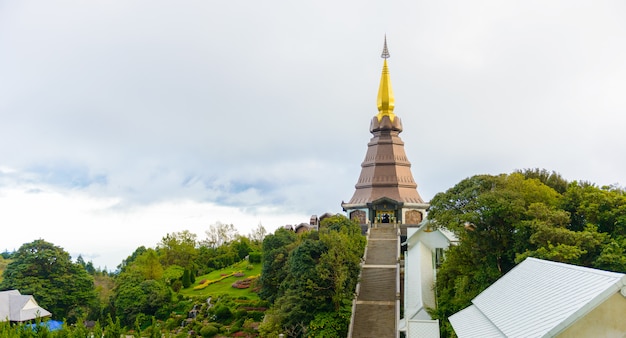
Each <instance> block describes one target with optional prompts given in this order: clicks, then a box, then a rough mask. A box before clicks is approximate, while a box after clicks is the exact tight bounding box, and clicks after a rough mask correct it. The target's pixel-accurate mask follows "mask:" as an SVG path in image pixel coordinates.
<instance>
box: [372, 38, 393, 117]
mask: <svg viewBox="0 0 626 338" xmlns="http://www.w3.org/2000/svg"><path fill="white" fill-rule="evenodd" d="M381 57H382V58H383V59H385V62H384V63H383V73H382V75H381V76H380V86H379V87H378V100H377V103H378V115H377V116H376V117H377V118H378V121H380V120H381V119H382V118H383V116H385V115H386V116H389V119H390V120H391V122H393V120H394V119H395V117H396V115H395V114H394V113H393V108H394V107H395V100H394V98H393V90H392V89H391V78H390V77H389V68H387V59H388V58H389V50H388V49H387V35H385V45H384V47H383V53H382V54H381Z"/></svg>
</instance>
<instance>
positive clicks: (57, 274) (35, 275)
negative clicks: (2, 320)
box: [0, 239, 97, 322]
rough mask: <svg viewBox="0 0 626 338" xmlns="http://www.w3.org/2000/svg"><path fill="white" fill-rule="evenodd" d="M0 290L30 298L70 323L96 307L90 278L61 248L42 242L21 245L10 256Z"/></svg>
mask: <svg viewBox="0 0 626 338" xmlns="http://www.w3.org/2000/svg"><path fill="white" fill-rule="evenodd" d="M0 289H2V290H8V289H17V290H19V291H20V292H21V293H23V294H31V295H33V296H34V297H35V299H36V300H37V302H38V303H39V305H40V306H41V307H43V308H45V309H46V310H48V311H50V312H51V313H52V314H53V315H54V316H55V317H56V318H67V319H68V320H70V321H72V322H73V321H76V320H77V319H78V318H82V317H83V316H86V315H87V314H88V313H89V312H90V311H91V310H92V309H94V308H96V307H97V296H96V292H95V289H94V281H93V277H92V276H90V275H89V274H88V273H87V271H86V270H85V268H84V267H83V266H82V265H80V264H78V263H73V262H72V260H71V257H70V255H69V254H68V253H67V252H65V251H64V250H63V249H62V248H60V247H58V246H55V245H54V244H52V243H49V242H46V241H44V240H42V239H38V240H35V241H33V242H31V243H26V244H24V245H22V246H21V247H20V248H19V249H18V250H17V252H15V254H13V256H12V261H11V262H10V263H9V264H8V265H7V267H6V270H5V271H4V278H3V280H2V283H1V284H0Z"/></svg>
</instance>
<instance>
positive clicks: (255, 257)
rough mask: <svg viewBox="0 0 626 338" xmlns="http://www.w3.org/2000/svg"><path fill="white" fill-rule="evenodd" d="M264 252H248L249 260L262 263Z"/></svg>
mask: <svg viewBox="0 0 626 338" xmlns="http://www.w3.org/2000/svg"><path fill="white" fill-rule="evenodd" d="M261 256H262V254H261V253H260V252H258V251H254V252H251V253H249V254H248V261H249V262H250V263H261Z"/></svg>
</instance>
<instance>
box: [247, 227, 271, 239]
mask: <svg viewBox="0 0 626 338" xmlns="http://www.w3.org/2000/svg"><path fill="white" fill-rule="evenodd" d="M266 235H267V231H266V230H265V228H264V227H263V225H262V224H261V223H259V225H257V227H256V228H255V229H254V230H252V232H251V233H250V234H249V235H248V238H250V240H251V241H253V242H256V243H263V239H264V238H265V236H266Z"/></svg>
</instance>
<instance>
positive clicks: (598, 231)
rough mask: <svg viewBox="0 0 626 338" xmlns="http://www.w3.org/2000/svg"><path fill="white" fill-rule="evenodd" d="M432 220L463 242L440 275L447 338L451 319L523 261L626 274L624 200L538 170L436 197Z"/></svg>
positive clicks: (467, 182) (440, 312)
mask: <svg viewBox="0 0 626 338" xmlns="http://www.w3.org/2000/svg"><path fill="white" fill-rule="evenodd" d="M428 217H429V219H430V220H431V221H432V222H433V223H434V224H436V225H438V226H443V227H446V228H448V229H449V230H452V231H453V232H455V234H456V235H457V237H458V238H459V244H458V245H454V246H452V247H450V249H449V250H448V252H447V254H446V259H445V261H444V263H443V264H442V266H441V268H440V269H439V271H438V273H437V285H436V288H437V297H438V308H437V309H433V317H435V318H439V319H441V320H442V328H443V329H442V331H443V332H442V336H443V337H445V336H447V334H448V333H449V329H450V326H449V323H448V322H447V317H448V316H449V315H451V314H453V313H455V312H457V311H459V310H461V309H463V308H465V307H466V306H468V305H469V304H470V302H471V300H472V299H473V298H474V297H475V296H476V295H478V294H479V293H480V292H482V291H483V290H484V289H485V288H487V287H488V286H489V285H491V284H492V283H493V282H494V281H495V280H496V279H498V278H499V277H501V276H502V275H503V274H505V273H506V272H508V271H509V270H510V269H512V268H513V267H514V266H515V264H517V263H519V262H521V261H522V260H523V259H525V258H526V257H537V258H542V259H548V260H553V261H559V262H564V263H569V264H576V265H582V266H589V267H597V268H602V269H608V270H614V271H620V272H626V259H625V258H624V253H626V241H625V240H624V234H626V194H625V193H624V191H623V190H622V189H620V188H616V187H614V186H609V187H602V188H598V187H596V186H595V185H593V184H591V183H588V182H582V183H581V182H572V183H568V182H567V181H565V180H564V179H563V178H562V177H561V176H560V175H559V174H557V173H555V172H551V173H550V172H548V171H546V170H538V169H535V170H524V171H519V172H515V173H513V174H501V175H497V176H492V175H476V176H473V177H470V178H467V179H464V180H462V181H461V182H459V183H458V184H456V185H455V186H454V187H452V188H450V189H448V190H447V191H446V192H443V193H439V194H437V195H436V196H435V197H434V198H433V199H432V200H431V207H430V209H429V215H428Z"/></svg>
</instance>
